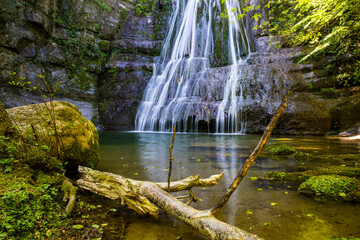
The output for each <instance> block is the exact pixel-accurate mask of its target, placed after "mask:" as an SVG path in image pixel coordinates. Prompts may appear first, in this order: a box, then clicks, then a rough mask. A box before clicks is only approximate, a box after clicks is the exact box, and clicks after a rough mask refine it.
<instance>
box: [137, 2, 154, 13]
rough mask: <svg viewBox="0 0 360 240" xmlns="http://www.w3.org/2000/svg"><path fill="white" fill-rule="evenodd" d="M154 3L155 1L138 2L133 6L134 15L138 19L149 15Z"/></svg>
mask: <svg viewBox="0 0 360 240" xmlns="http://www.w3.org/2000/svg"><path fill="white" fill-rule="evenodd" d="M156 2H157V1H155V0H140V1H139V2H138V3H137V4H136V5H135V14H136V15H137V16H140V17H144V16H149V15H151V14H152V13H154V10H155V6H156Z"/></svg>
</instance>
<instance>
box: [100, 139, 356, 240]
mask: <svg viewBox="0 0 360 240" xmlns="http://www.w3.org/2000/svg"><path fill="white" fill-rule="evenodd" d="M171 139H172V134H156V133H119V132H107V133H101V134H100V151H101V152H100V155H101V161H100V163H99V166H98V169H100V170H104V171H110V172H114V173H118V174H121V175H123V176H125V177H129V178H134V179H139V180H151V181H167V175H168V168H169V166H168V164H169V145H170V144H171ZM259 139H260V136H257V135H237V136H234V135H231V136H226V135H207V134H204V135H202V134H192V135H191V134H178V135H177V136H176V140H175V146H174V150H173V151H174V153H173V155H174V158H175V161H174V163H173V164H174V165H173V175H172V177H173V178H174V179H175V180H177V179H181V178H185V177H188V176H190V175H193V174H200V176H202V177H208V176H210V175H212V174H218V173H220V172H222V171H225V175H224V178H223V179H222V180H221V181H220V182H219V184H218V185H217V186H215V187H212V188H206V189H202V188H198V189H195V190H194V193H195V194H196V196H197V197H199V198H202V199H203V200H204V201H203V202H199V203H196V204H193V206H194V207H195V208H198V209H207V208H209V207H211V206H213V205H214V204H215V203H216V202H217V201H218V200H219V198H220V197H221V196H222V194H223V193H224V191H225V189H226V188H227V187H228V186H229V185H230V184H231V182H232V180H233V179H234V178H235V176H236V174H237V172H238V170H239V169H240V167H241V166H242V164H243V162H244V161H245V160H246V158H247V156H248V155H249V154H250V153H251V151H252V149H253V148H254V147H255V146H256V144H257V142H258V140H259ZM276 142H286V143H287V144H289V145H291V146H294V147H295V148H296V149H299V150H301V151H304V152H309V153H312V154H317V155H322V154H345V153H347V154H349V153H351V154H356V153H359V145H358V144H354V143H349V142H342V141H340V140H338V139H327V138H322V137H308V138H303V137H301V138H300V137H286V138H284V137H276V136H275V137H273V138H271V139H270V144H271V143H276ZM295 164H296V162H295V161H294V160H293V159H288V158H286V157H285V158H283V159H270V158H267V157H264V156H261V157H259V158H258V159H257V160H256V162H255V164H254V165H253V166H252V167H251V168H250V170H249V172H248V174H247V176H246V177H245V179H244V180H243V182H242V183H241V184H240V186H239V189H237V190H236V191H235V192H234V194H233V196H232V197H231V198H230V201H229V202H228V204H227V205H226V206H225V207H224V209H222V210H221V212H220V213H219V214H218V215H217V217H218V218H219V219H221V220H224V221H226V222H228V223H230V224H234V225H236V226H238V227H240V228H242V229H244V230H247V231H250V232H253V233H255V234H258V235H260V236H262V237H264V238H266V239H274V240H275V239H276V240H285V239H287V240H288V239H294V240H300V239H329V237H330V236H344V237H349V236H360V221H359V220H360V217H359V216H358V214H357V213H358V212H359V211H360V206H359V204H357V205H356V204H339V203H319V202H315V201H313V200H311V199H308V198H305V197H303V196H302V195H300V194H299V193H298V192H297V191H296V189H291V188H288V189H280V188H279V189H268V188H266V189H265V188H264V189H262V191H258V188H259V186H257V185H256V184H255V183H254V182H252V181H251V179H250V177H254V176H259V175H263V174H266V173H267V172H269V171H274V170H277V171H285V170H287V169H291V168H292V167H293V166H294V165H295ZM179 195H184V194H179ZM271 203H277V204H278V205H277V206H275V207H274V206H272V205H271ZM250 212H251V213H252V214H249V213H250ZM159 221H160V222H153V223H151V222H150V223H149V222H147V223H146V224H144V220H140V219H139V220H137V221H135V222H134V223H133V225H132V226H131V228H130V229H131V230H129V232H128V234H129V235H128V237H129V238H127V239H143V238H144V236H143V235H141V237H140V236H139V235H136V232H143V231H145V232H148V235H147V236H148V237H147V239H165V238H166V239H171V238H173V239H175V238H176V236H179V235H181V236H183V239H200V238H201V237H200V236H199V235H197V234H196V233H194V232H192V231H191V230H190V229H189V228H188V227H186V226H184V225H182V224H180V223H178V222H177V221H175V220H173V219H169V218H167V217H164V215H161V216H160V220H159ZM159 224H161V228H163V229H164V230H165V229H166V234H167V235H166V237H165V235H161V236H160V235H156V232H158V231H159ZM267 224H268V225H267ZM135 226H136V227H135ZM144 226H146V227H144ZM174 226H176V227H174ZM250 229H252V230H250ZM132 231H134V232H132ZM162 232H163V231H162ZM143 234H144V233H143ZM185 236H187V237H185ZM139 237H140V238H139ZM145 238H146V237H145Z"/></svg>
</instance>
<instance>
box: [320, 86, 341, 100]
mask: <svg viewBox="0 0 360 240" xmlns="http://www.w3.org/2000/svg"><path fill="white" fill-rule="evenodd" d="M320 94H321V95H322V96H323V97H324V98H338V97H340V93H339V92H337V91H336V90H335V89H334V88H321V89H320Z"/></svg>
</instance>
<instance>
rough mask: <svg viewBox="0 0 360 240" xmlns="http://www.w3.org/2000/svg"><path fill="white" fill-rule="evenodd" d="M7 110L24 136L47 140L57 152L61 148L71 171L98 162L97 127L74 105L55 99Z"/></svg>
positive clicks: (91, 165) (61, 153)
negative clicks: (79, 166)
mask: <svg viewBox="0 0 360 240" xmlns="http://www.w3.org/2000/svg"><path fill="white" fill-rule="evenodd" d="M7 112H8V113H9V115H10V116H11V120H12V121H13V124H14V125H15V126H17V127H18V128H19V130H20V132H22V133H23V136H25V137H26V138H32V139H35V140H36V141H43V142H45V143H46V145H47V146H49V147H50V148H51V149H52V150H54V149H55V152H56V148H59V150H60V152H59V156H61V157H62V160H63V162H67V164H66V169H67V171H68V172H75V171H76V169H77V166H78V165H83V166H88V167H91V168H94V167H95V166H96V165H97V163H98V161H99V143H98V134H97V130H96V127H95V125H94V124H93V123H92V122H91V121H89V120H87V119H86V118H84V117H83V116H82V115H81V112H80V111H79V110H78V108H77V107H75V106H74V105H72V104H70V103H68V102H58V101H53V102H52V103H51V102H47V103H41V104H33V105H26V106H21V107H15V108H11V109H7ZM53 112H54V113H55V114H52V113H53ZM54 119H55V121H54ZM54 122H55V124H54ZM55 127H56V130H55ZM56 136H58V137H56ZM58 142H59V143H58ZM58 146H60V147H58Z"/></svg>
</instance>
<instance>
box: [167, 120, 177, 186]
mask: <svg viewBox="0 0 360 240" xmlns="http://www.w3.org/2000/svg"><path fill="white" fill-rule="evenodd" d="M175 136H176V125H174V133H173V138H172V142H171V145H170V147H169V149H170V159H169V175H168V192H170V179H171V170H172V162H173V160H174V159H173V156H172V151H173V147H174V142H175Z"/></svg>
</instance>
